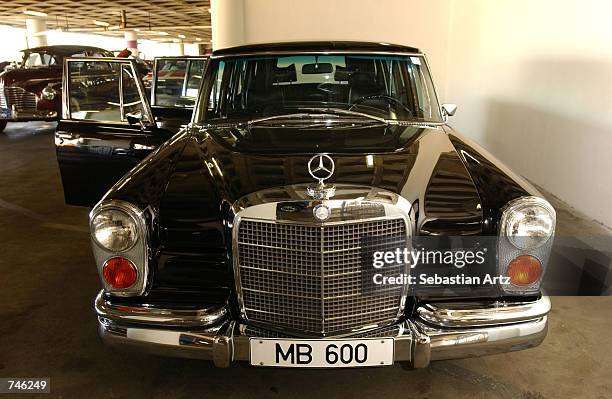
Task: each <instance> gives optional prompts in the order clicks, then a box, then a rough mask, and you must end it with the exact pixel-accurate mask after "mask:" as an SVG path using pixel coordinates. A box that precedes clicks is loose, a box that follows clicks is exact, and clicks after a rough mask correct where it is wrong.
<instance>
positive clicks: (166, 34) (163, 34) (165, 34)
mask: <svg viewBox="0 0 612 399" xmlns="http://www.w3.org/2000/svg"><path fill="white" fill-rule="evenodd" d="M157 34H158V35H160V36H168V32H157Z"/></svg>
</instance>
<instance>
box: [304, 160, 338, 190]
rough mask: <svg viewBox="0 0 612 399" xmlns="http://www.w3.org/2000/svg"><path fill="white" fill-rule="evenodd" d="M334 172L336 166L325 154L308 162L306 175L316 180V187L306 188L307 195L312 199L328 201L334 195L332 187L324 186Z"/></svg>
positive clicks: (334, 188)
mask: <svg viewBox="0 0 612 399" xmlns="http://www.w3.org/2000/svg"><path fill="white" fill-rule="evenodd" d="M335 170H336V164H335V163H334V160H333V159H332V157H330V156H329V155H327V154H317V155H315V156H314V157H312V158H310V160H309V161H308V173H310V176H312V177H313V178H315V179H316V180H318V182H319V183H318V184H317V185H310V186H308V195H310V196H311V197H313V198H314V199H319V200H321V199H328V198H331V197H333V196H334V194H335V193H336V187H335V186H334V185H325V181H326V180H327V179H329V178H330V177H331V176H332V175H333V174H334V171H335Z"/></svg>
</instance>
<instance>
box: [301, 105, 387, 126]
mask: <svg viewBox="0 0 612 399" xmlns="http://www.w3.org/2000/svg"><path fill="white" fill-rule="evenodd" d="M298 109H299V110H302V111H310V112H313V111H314V112H318V113H322V114H333V115H349V116H358V117H361V118H367V119H372V120H375V121H378V122H380V123H384V124H386V125H388V124H390V123H393V121H390V120H388V119H385V118H381V117H379V116H374V115H370V114H366V113H364V112H357V111H349V110H347V109H341V108H328V107H326V108H316V107H313V108H298Z"/></svg>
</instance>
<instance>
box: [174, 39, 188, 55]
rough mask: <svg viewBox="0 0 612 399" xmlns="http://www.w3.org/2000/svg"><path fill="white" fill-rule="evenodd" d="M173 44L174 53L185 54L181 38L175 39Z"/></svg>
mask: <svg viewBox="0 0 612 399" xmlns="http://www.w3.org/2000/svg"><path fill="white" fill-rule="evenodd" d="M174 45H175V47H176V51H177V54H176V55H185V43H183V41H182V40H179V41H177V42H176V43H175V44H174Z"/></svg>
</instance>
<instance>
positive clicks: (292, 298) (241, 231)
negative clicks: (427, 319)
mask: <svg viewBox="0 0 612 399" xmlns="http://www.w3.org/2000/svg"><path fill="white" fill-rule="evenodd" d="M237 239H238V242H237V249H238V253H237V254H236V256H237V259H238V260H237V262H238V273H239V289H240V291H241V294H242V302H243V303H242V305H243V309H244V312H245V315H246V317H247V318H248V319H249V320H250V321H253V322H258V323H262V324H265V325H269V326H274V327H276V328H280V329H290V330H295V331H300V332H304V333H306V334H314V335H333V334H340V333H345V332H347V331H351V330H357V329H360V328H364V327H367V326H375V325H378V326H381V325H384V324H386V323H389V322H391V321H393V320H395V319H396V318H397V317H398V314H399V311H400V307H401V301H402V298H403V294H404V287H403V286H400V285H374V284H373V282H372V277H373V275H374V273H381V274H383V275H388V276H397V275H399V274H400V273H403V272H405V269H404V266H403V265H385V267H384V268H382V269H379V270H376V269H374V268H373V266H372V258H371V253H372V252H373V251H384V250H393V249H395V248H397V247H403V246H405V245H406V240H407V227H406V222H405V219H403V218H395V219H383V218H381V219H373V220H360V221H354V222H345V223H338V224H328V225H325V224H324V225H312V224H298V223H292V224H283V223H271V222H265V221H260V220H249V219H242V220H240V223H239V225H238V235H237Z"/></svg>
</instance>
